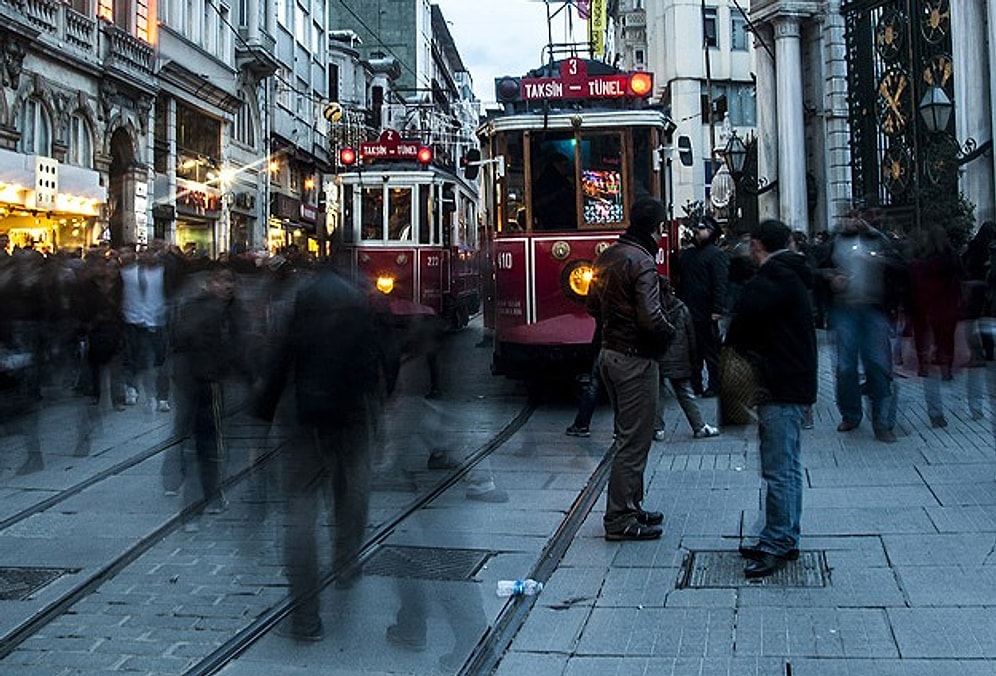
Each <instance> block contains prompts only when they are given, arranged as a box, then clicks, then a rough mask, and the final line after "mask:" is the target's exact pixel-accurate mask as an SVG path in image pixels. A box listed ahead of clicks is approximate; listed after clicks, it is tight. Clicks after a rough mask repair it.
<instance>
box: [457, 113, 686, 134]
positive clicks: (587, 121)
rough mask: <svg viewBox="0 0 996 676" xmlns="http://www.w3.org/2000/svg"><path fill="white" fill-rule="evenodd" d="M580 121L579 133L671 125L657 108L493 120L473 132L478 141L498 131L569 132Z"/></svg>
mask: <svg viewBox="0 0 996 676" xmlns="http://www.w3.org/2000/svg"><path fill="white" fill-rule="evenodd" d="M578 118H581V129H607V128H617V127H658V126H659V127H667V126H669V125H671V124H674V123H673V122H672V121H671V116H670V115H668V114H667V112H666V111H664V110H661V109H659V108H644V109H641V110H605V111H593V110H563V111H556V112H551V113H549V114H546V115H543V114H539V113H529V114H517V115H507V116H504V117H503V116H501V115H498V116H495V117H492V118H489V119H488V120H486V121H485V122H484V124H482V125H481V126H480V127H478V129H477V135H478V136H481V137H486V136H491V135H492V134H494V133H495V132H499V131H528V130H532V129H573V128H576V127H577V126H578V124H577V119H578Z"/></svg>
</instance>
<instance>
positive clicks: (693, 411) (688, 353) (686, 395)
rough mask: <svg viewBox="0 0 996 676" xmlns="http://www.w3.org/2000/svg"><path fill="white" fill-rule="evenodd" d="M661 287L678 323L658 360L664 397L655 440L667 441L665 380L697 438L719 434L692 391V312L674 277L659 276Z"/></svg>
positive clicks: (665, 306) (669, 314)
mask: <svg viewBox="0 0 996 676" xmlns="http://www.w3.org/2000/svg"><path fill="white" fill-rule="evenodd" d="M658 280H659V282H660V290H661V305H662V307H663V309H664V314H665V315H666V316H667V318H668V321H670V322H671V324H672V326H674V338H673V340H672V341H671V345H670V346H669V347H668V349H667V352H665V353H664V355H663V356H662V357H660V359H658V366H659V370H660V386H661V396H660V398H659V400H658V403H657V422H656V427H655V429H656V431H655V432H654V439H655V440H656V441H663V440H664V437H665V432H664V390H665V384H664V381H665V379H666V380H667V381H668V382H670V383H671V389H673V390H674V396H675V397H676V398H677V399H678V405H679V406H681V410H682V411H683V412H684V413H685V418H686V419H687V420H688V424H689V425H690V426H691V428H692V434H693V435H694V436H695V438H696V439H705V438H707V437H715V436H718V435H719V430H718V429H716V428H715V427H713V426H712V425H707V424H706V422H705V421H704V420H703V419H702V413H701V412H700V411H699V407H698V404H696V403H695V393H694V392H693V391H692V380H691V378H692V364H694V363H697V362H696V361H695V358H694V357H695V355H694V351H695V329H694V327H693V325H692V314H691V312H690V311H689V310H688V308H687V307H686V306H685V304H684V303H683V302H681V301H680V300H679V299H678V297H677V296H676V295H674V290H673V289H672V288H671V280H669V279H668V278H667V277H665V276H663V275H660V276H659V277H658Z"/></svg>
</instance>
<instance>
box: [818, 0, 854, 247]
mask: <svg viewBox="0 0 996 676" xmlns="http://www.w3.org/2000/svg"><path fill="white" fill-rule="evenodd" d="M840 4H841V0H829V2H827V7H826V18H825V20H824V25H823V54H824V64H825V65H824V72H825V75H824V81H823V85H824V91H825V97H826V98H825V99H824V101H825V103H824V106H825V113H824V117H825V120H826V158H825V167H826V169H825V170H826V176H827V181H826V183H827V185H826V205H825V209H826V212H825V213H826V223H827V229H832V228H833V227H834V225H835V223H836V220H837V219H838V218H840V217H841V216H843V215H844V214H846V213H847V212H848V211H849V210H850V209H851V132H850V124H849V121H848V103H847V96H848V88H847V56H846V55H847V44H846V38H845V27H844V17H843V15H842V14H841V13H840Z"/></svg>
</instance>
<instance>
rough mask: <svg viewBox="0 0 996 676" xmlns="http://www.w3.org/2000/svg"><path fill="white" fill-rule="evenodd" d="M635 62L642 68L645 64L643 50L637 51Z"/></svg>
mask: <svg viewBox="0 0 996 676" xmlns="http://www.w3.org/2000/svg"><path fill="white" fill-rule="evenodd" d="M633 54H634V56H633V61H634V62H635V63H636V64H637V65H638V66H642V65H643V64H644V57H643V50H642V49H637V50H636V51H635V52H634V53H633Z"/></svg>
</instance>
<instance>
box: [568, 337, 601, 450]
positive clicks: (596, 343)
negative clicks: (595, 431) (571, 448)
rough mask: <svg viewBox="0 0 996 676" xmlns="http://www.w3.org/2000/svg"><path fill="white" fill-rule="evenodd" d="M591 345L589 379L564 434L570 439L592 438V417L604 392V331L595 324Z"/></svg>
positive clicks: (583, 384)
mask: <svg viewBox="0 0 996 676" xmlns="http://www.w3.org/2000/svg"><path fill="white" fill-rule="evenodd" d="M591 345H592V348H593V350H594V352H595V357H594V358H593V359H592V360H591V370H590V371H589V372H588V377H587V379H586V380H584V382H583V383H582V386H581V397H580V399H579V400H578V410H577V413H576V414H575V415H574V422H573V423H571V425H570V426H569V427H568V428H567V430H566V431H565V432H564V433H565V434H566V435H567V436H569V437H589V436H591V429H590V427H591V417H592V416H593V415H595V407H596V406H598V396H599V393H600V392H601V391H602V376H601V374H600V373H599V371H600V370H601V360H600V359H599V357H600V352H601V346H602V329H601V327H600V326H599V325H598V321H596V322H595V333H594V334H593V336H592V339H591Z"/></svg>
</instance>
